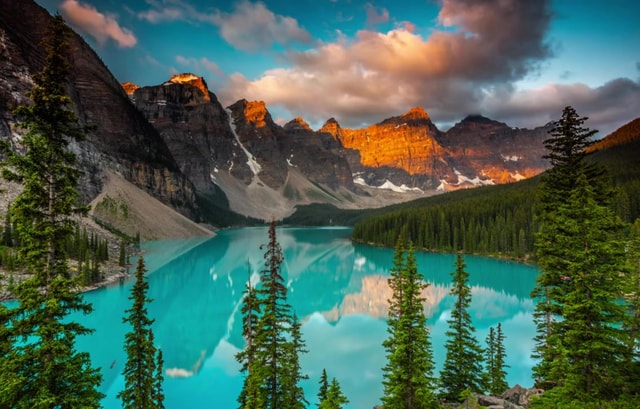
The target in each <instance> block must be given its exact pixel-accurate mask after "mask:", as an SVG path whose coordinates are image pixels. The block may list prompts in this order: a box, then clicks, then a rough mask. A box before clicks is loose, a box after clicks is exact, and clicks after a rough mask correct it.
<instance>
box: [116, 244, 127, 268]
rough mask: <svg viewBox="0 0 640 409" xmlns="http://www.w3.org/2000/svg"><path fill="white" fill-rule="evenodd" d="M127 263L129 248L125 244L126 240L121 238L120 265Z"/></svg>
mask: <svg viewBox="0 0 640 409" xmlns="http://www.w3.org/2000/svg"><path fill="white" fill-rule="evenodd" d="M126 263H127V249H126V247H125V245H124V240H120V254H119V256H118V265H119V266H120V267H124V266H125V264H126Z"/></svg>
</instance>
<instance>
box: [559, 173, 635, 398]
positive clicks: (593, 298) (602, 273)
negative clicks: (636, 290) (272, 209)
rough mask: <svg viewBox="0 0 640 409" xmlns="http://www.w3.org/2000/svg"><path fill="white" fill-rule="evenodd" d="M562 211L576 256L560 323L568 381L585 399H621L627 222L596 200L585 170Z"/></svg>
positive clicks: (565, 237)
mask: <svg viewBox="0 0 640 409" xmlns="http://www.w3.org/2000/svg"><path fill="white" fill-rule="evenodd" d="M559 214H560V215H561V222H560V225H559V231H560V232H562V233H561V235H560V237H559V242H560V243H563V244H564V245H565V246H566V247H567V249H568V254H570V255H571V256H570V258H569V260H568V265H567V269H566V271H565V274H566V275H567V277H569V279H570V282H569V283H568V285H567V287H566V291H565V294H564V309H563V314H562V318H563V320H562V321H561V322H560V323H559V325H560V328H561V333H562V334H563V340H562V342H563V344H564V345H565V346H567V348H566V351H565V355H566V361H567V362H568V365H567V366H566V378H565V379H564V385H563V386H564V389H565V390H567V392H568V393H569V394H571V395H574V394H575V393H576V392H577V393H579V394H580V396H583V397H584V398H586V399H603V400H611V399H616V398H617V397H618V396H619V395H620V394H621V391H622V390H621V386H622V385H621V376H620V372H619V371H620V369H621V368H620V363H621V362H622V361H623V357H624V356H625V349H624V347H625V343H624V339H625V336H624V333H623V330H622V329H621V327H622V324H623V322H624V315H625V307H624V305H623V304H622V303H620V302H619V300H620V299H621V298H622V295H623V289H624V287H623V283H624V282H623V279H622V277H623V276H622V275H621V273H624V272H625V270H626V268H625V267H626V266H625V265H624V264H625V246H624V242H623V241H622V240H621V229H622V227H623V224H622V222H621V221H620V220H619V218H618V217H617V216H615V215H614V213H613V211H612V210H611V209H610V208H608V207H606V206H602V205H600V204H598V203H597V198H596V195H595V193H594V191H593V189H592V188H591V186H590V185H589V183H588V181H587V178H586V176H584V175H581V176H579V177H578V180H577V181H576V188H575V189H574V190H573V192H572V194H571V195H570V200H569V203H568V204H567V205H566V206H562V207H561V208H560V209H559Z"/></svg>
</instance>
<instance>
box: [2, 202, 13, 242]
mask: <svg viewBox="0 0 640 409" xmlns="http://www.w3.org/2000/svg"><path fill="white" fill-rule="evenodd" d="M2 244H3V245H5V246H7V247H13V230H12V228H11V212H9V211H7V213H6V214H5V215H4V229H3V230H2Z"/></svg>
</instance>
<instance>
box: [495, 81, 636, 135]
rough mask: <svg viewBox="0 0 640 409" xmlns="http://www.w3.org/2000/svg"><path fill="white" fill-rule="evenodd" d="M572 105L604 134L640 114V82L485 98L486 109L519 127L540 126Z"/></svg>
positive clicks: (555, 87) (549, 86)
mask: <svg viewBox="0 0 640 409" xmlns="http://www.w3.org/2000/svg"><path fill="white" fill-rule="evenodd" d="M567 105H571V106H573V107H574V108H575V109H576V111H577V112H578V113H579V114H580V115H583V116H588V117H589V120H588V121H587V123H586V124H585V125H586V126H587V127H589V128H591V129H597V130H599V131H600V132H599V134H598V137H604V136H606V135H607V134H609V133H611V132H612V131H614V130H615V129H617V128H618V127H619V126H620V125H622V124H624V123H625V122H628V121H629V120H631V119H633V118H635V117H638V115H639V113H640V81H637V82H634V81H633V80H631V79H628V78H617V79H614V80H611V81H609V82H607V83H605V84H603V85H601V86H599V87H589V86H587V85H585V84H582V83H573V84H547V85H545V86H542V87H539V88H536V89H532V90H523V91H519V92H514V93H513V94H511V95H509V96H506V97H505V96H500V95H491V96H489V97H488V98H487V99H486V100H485V101H484V108H485V112H487V113H488V114H490V115H493V116H495V117H499V118H502V120H506V121H509V122H513V123H518V124H520V126H528V127H533V126H539V125H543V124H545V123H547V122H549V121H551V120H556V119H559V118H560V115H561V114H562V109H563V108H564V107H565V106H567Z"/></svg>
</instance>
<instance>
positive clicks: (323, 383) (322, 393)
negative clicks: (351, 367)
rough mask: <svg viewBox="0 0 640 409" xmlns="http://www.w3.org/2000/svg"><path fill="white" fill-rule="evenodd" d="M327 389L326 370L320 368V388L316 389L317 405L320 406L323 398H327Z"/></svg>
mask: <svg viewBox="0 0 640 409" xmlns="http://www.w3.org/2000/svg"><path fill="white" fill-rule="evenodd" d="M328 390H329V380H328V379H327V370H326V369H325V368H322V375H321V376H320V388H319V390H318V395H317V396H318V403H317V404H316V406H317V407H320V404H321V403H322V401H323V400H325V399H327V391H328Z"/></svg>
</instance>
